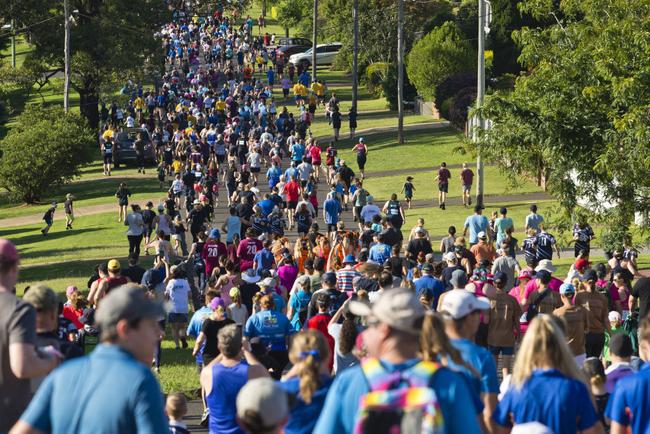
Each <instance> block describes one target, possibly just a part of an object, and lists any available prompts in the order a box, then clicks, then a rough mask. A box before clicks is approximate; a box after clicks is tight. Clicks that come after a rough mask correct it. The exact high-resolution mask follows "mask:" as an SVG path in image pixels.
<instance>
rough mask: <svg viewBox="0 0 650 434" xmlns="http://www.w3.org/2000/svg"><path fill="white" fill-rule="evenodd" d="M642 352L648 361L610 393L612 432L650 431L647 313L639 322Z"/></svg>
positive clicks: (607, 412)
mask: <svg viewBox="0 0 650 434" xmlns="http://www.w3.org/2000/svg"><path fill="white" fill-rule="evenodd" d="M639 356H640V357H641V359H642V360H644V361H645V362H646V363H645V364H644V365H643V366H642V367H641V369H640V370H639V372H637V373H636V374H634V375H629V376H627V377H625V378H623V379H621V380H619V381H618V382H617V383H616V388H615V389H614V393H613V394H612V395H611V396H610V398H609V402H608V404H607V409H606V410H605V416H607V417H608V418H609V419H611V421H612V425H611V433H612V434H622V433H627V432H629V431H628V430H629V428H630V427H631V429H632V432H633V433H647V432H650V395H649V394H648V390H650V363H647V362H648V360H650V318H649V317H648V316H646V317H645V318H644V319H643V320H642V321H641V324H640V325H639Z"/></svg>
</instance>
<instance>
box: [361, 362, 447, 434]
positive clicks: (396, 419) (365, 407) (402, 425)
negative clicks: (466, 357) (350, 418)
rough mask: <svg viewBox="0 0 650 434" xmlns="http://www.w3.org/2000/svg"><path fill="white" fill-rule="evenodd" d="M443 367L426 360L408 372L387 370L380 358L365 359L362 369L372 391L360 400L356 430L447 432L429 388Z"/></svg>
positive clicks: (379, 433) (375, 433)
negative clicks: (432, 379) (439, 369)
mask: <svg viewBox="0 0 650 434" xmlns="http://www.w3.org/2000/svg"><path fill="white" fill-rule="evenodd" d="M439 367H440V365H439V364H437V363H434V362H425V361H422V362H419V363H418V364H416V365H415V366H413V367H411V368H410V369H408V370H406V371H401V372H400V371H397V372H387V371H386V370H385V369H384V367H383V366H382V364H381V362H380V361H379V359H374V358H369V359H364V360H363V361H362V362H361V369H363V373H364V375H365V377H366V381H368V385H369V386H370V391H369V392H368V393H367V394H366V395H364V396H363V397H361V399H360V401H359V412H358V413H357V420H356V423H355V427H354V433H355V434H363V433H372V434H384V433H385V434H389V433H396V432H399V433H409V434H434V433H443V432H444V421H443V417H442V411H441V410H440V405H439V403H438V399H437V397H436V393H435V391H434V390H433V389H432V388H431V387H429V383H430V381H431V378H432V377H433V376H434V375H435V373H436V372H437V370H438V368H439Z"/></svg>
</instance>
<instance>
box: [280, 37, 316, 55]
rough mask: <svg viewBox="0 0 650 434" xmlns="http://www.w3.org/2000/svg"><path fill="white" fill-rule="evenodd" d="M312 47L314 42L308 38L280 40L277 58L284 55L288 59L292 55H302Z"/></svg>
mask: <svg viewBox="0 0 650 434" xmlns="http://www.w3.org/2000/svg"><path fill="white" fill-rule="evenodd" d="M311 47H312V42H311V41H310V40H309V39H306V38H280V41H279V42H278V46H277V48H276V50H275V52H276V56H280V55H282V56H284V58H285V59H288V58H289V56H291V55H292V54H296V53H302V52H304V51H305V50H308V49H310V48H311Z"/></svg>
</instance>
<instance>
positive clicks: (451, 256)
mask: <svg viewBox="0 0 650 434" xmlns="http://www.w3.org/2000/svg"><path fill="white" fill-rule="evenodd" d="M442 259H444V260H445V261H455V260H456V254H455V253H454V252H447V253H445V256H443V257H442Z"/></svg>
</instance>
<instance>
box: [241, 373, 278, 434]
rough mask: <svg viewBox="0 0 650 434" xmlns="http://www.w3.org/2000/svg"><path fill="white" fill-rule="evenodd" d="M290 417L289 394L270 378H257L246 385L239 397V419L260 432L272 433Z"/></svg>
mask: <svg viewBox="0 0 650 434" xmlns="http://www.w3.org/2000/svg"><path fill="white" fill-rule="evenodd" d="M288 415H289V400H288V398H287V394H286V392H285V391H284V389H282V387H280V386H279V385H278V384H277V383H276V382H275V381H273V380H272V379H270V378H256V379H254V380H250V381H249V382H247V383H246V385H244V387H242V388H241V390H240V391H239V394H238V395H237V418H238V419H239V420H240V422H241V423H242V424H243V425H244V426H246V425H248V424H250V425H254V426H255V427H256V428H258V429H259V432H266V431H272V430H273V428H275V427H276V426H277V425H278V424H280V423H281V422H283V421H284V420H285V419H286V418H287V417H288Z"/></svg>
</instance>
